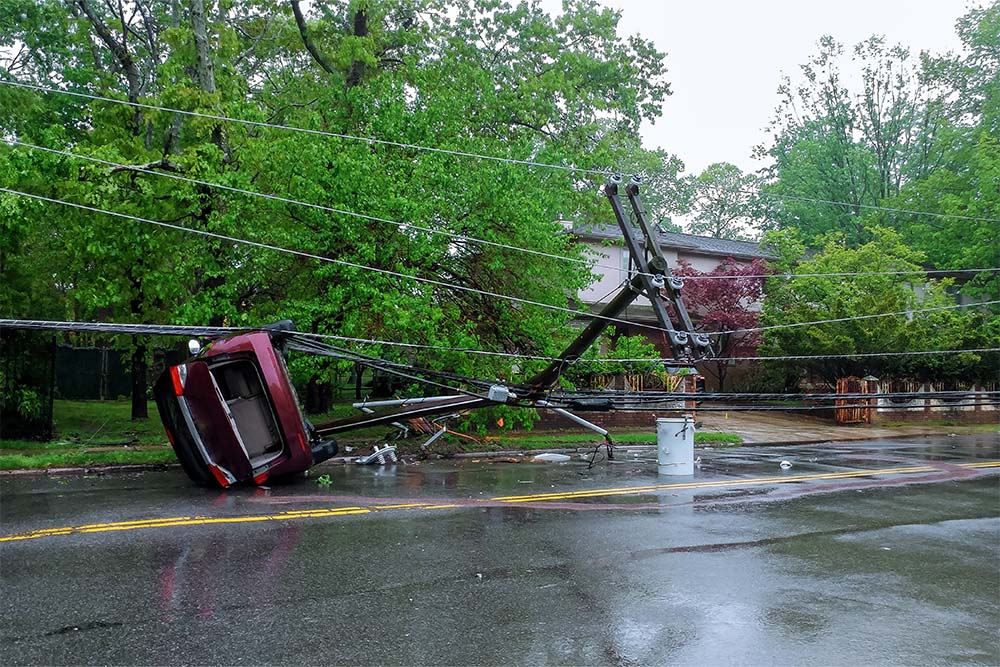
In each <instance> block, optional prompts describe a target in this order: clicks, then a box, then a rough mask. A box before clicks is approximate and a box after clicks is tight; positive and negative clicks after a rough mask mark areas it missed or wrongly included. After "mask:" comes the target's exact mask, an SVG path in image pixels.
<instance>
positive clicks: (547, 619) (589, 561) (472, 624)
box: [0, 434, 1000, 664]
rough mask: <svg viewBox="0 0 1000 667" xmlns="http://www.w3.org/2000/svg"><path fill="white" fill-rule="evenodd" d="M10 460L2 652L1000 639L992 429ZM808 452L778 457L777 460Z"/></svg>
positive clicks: (771, 649)
mask: <svg viewBox="0 0 1000 667" xmlns="http://www.w3.org/2000/svg"><path fill="white" fill-rule="evenodd" d="M698 454H699V455H700V456H701V457H702V464H701V468H700V470H698V471H697V474H696V475H695V476H694V478H693V479H692V478H660V477H657V475H656V473H655V470H656V466H655V463H654V462H653V459H652V454H651V453H650V452H636V453H635V455H633V454H625V453H624V452H623V455H622V456H620V457H619V461H618V462H617V463H614V464H611V465H605V466H602V467H598V468H595V469H593V470H589V471H588V470H587V469H586V465H585V464H584V463H582V462H577V461H574V462H572V463H569V464H564V465H545V464H510V463H485V462H481V463H476V464H473V463H469V462H465V463H463V462H437V463H423V464H420V465H407V466H402V465H400V466H396V467H395V468H392V469H372V468H360V467H356V468H335V469H329V470H325V471H324V472H328V473H329V474H330V475H331V477H332V478H333V482H334V484H333V486H332V487H329V488H326V487H321V486H318V485H317V484H316V483H315V482H312V481H309V480H300V481H298V482H296V483H291V484H288V485H284V486H275V487H272V488H271V489H242V490H238V491H236V492H235V493H218V492H211V491H205V490H199V489H194V488H191V487H190V486H188V484H187V482H186V479H185V478H184V477H183V475H182V473H179V472H177V473H175V472H169V473H155V474H145V475H123V476H110V475H109V476H106V477H91V478H82V477H70V478H48V479H40V478H36V479H18V480H4V481H2V482H0V500H2V503H0V517H2V530H0V536H3V537H9V538H18V539H12V540H10V541H8V542H4V543H2V544H0V575H2V585H3V590H2V597H0V610H2V614H3V620H2V621H0V652H2V653H0V654H2V655H3V657H4V664H37V663H46V664H70V663H72V664H94V663H101V664H107V663H126V664H131V663H156V664H177V663H213V664H214V663H226V664H230V663H237V662H247V663H252V664H259V663H294V664H302V663H326V664H329V663H351V664H358V663H362V664H370V663H378V664H539V663H556V664H581V663H583V664H665V663H670V664H724V663H737V662H738V663H742V664H756V663H767V664H801V663H805V662H817V661H818V662H822V663H832V664H838V663H839V664H843V663H852V664H854V663H862V662H880V663H886V662H888V663H932V662H948V663H952V662H959V661H961V662H971V663H980V664H997V663H998V662H1000V649H998V647H997V644H996V640H995V637H994V635H993V632H992V630H991V629H993V628H996V627H997V625H998V622H1000V611H998V609H1000V605H998V603H1000V583H998V577H997V568H998V561H997V555H996V554H997V547H998V546H1000V541H998V535H1000V520H998V518H997V517H998V508H1000V504H998V500H1000V487H998V485H997V473H998V472H1000V468H998V467H996V466H997V461H998V460H1000V446H998V441H997V437H996V434H983V435H981V436H970V437H961V438H940V439H926V440H919V441H913V442H899V441H892V442H888V441H886V442H880V443H851V444H850V445H839V446H815V447H788V448H770V449H737V450H722V451H712V452H701V451H699V452H698ZM783 459H787V460H790V461H792V462H793V467H792V468H791V469H790V470H787V471H783V470H780V469H779V468H778V466H777V463H778V462H779V461H781V460H783Z"/></svg>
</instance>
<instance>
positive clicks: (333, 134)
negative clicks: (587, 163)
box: [0, 80, 614, 176]
mask: <svg viewBox="0 0 1000 667" xmlns="http://www.w3.org/2000/svg"><path fill="white" fill-rule="evenodd" d="M0 84H2V85H4V86H11V87H14V88H24V89H28V90H35V91H39V92H43V93H55V94H58V95H70V96H72V97H79V98H83V99H88V100H94V101H96V102H109V103H111V104H120V105H123V106H128V107H134V108H137V109H149V110H151V111H162V112H164V113H174V114H179V115H182V116H190V117H194V118H207V119H209V120H217V121H222V122H225V123H237V124H239V125H247V126H249V127H262V128H269V129H274V130H291V131H293V132H302V133H303V134H311V135H315V136H320V137H327V138H331V139H343V140H346V141H359V142H362V143H366V144H377V145H380V146H393V147H395V148H405V149H409V150H417V151H424V152H428V153H441V154H444V155H453V156H456V157H468V158H476V159H478V160H490V161H492V162H502V163H506V164H516V165H522V166H525V167H541V168H544V169H555V170H559V171H566V172H570V173H577V174H595V175H599V176H611V175H612V174H613V173H614V172H613V171H609V170H605V169H587V168H583V167H570V166H567V165H559V164H549V163H545V162H535V161H533V160H517V159H514V158H505V157H498V156H495V155H481V154H479V153H469V152H465V151H456V150H451V149H447V148H433V147H431V146H421V145H419V144H407V143H403V142H399V141H389V140H386V139H375V138H374V137H358V136H354V135H350V134H341V133H338V132H327V131H325V130H313V129H309V128H305V127H296V126H294V125H282V124H279V123H265V122H263V121H256V120H246V119H243V118H231V117H229V116H220V115H217V114H210V113H202V112H199V111H184V110H181V109H171V108H169V107H161V106H157V105H155V104H145V103H143V102H130V101H129V100H116V99H114V98H111V97H102V96H100V95H91V94H89V93H78V92H74V91H70V90H59V89H58V88H46V87H44V86H36V85H33V84H30V83H21V82H19V81H4V80H0Z"/></svg>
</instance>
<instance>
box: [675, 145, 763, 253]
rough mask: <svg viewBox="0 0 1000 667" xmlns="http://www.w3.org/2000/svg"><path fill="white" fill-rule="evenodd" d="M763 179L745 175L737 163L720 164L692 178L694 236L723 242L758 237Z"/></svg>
mask: <svg viewBox="0 0 1000 667" xmlns="http://www.w3.org/2000/svg"><path fill="white" fill-rule="evenodd" d="M760 184H761V182H760V178H759V177H758V176H756V175H754V174H744V173H743V171H742V170H741V169H740V168H739V167H737V166H736V165H734V164H730V163H728V162H717V163H715V164H711V165H709V166H708V167H705V170H704V171H702V172H701V173H700V174H698V175H697V176H695V177H691V178H689V179H688V186H689V188H690V190H691V192H692V199H693V201H692V202H691V204H690V210H691V213H692V214H693V219H692V220H691V222H690V223H689V224H688V231H689V232H691V233H692V234H701V235H703V236H713V237H715V238H720V239H740V240H749V239H753V238H755V237H757V236H758V233H757V229H756V220H759V219H760V218H761V217H762V215H763V212H762V210H761V202H760V198H759V196H758V195H757V189H758V188H759V187H760Z"/></svg>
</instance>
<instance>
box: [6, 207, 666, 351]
mask: <svg viewBox="0 0 1000 667" xmlns="http://www.w3.org/2000/svg"><path fill="white" fill-rule="evenodd" d="M0 192H6V193H8V194H12V195H20V196H22V197H28V198H29V199H36V200H39V201H44V202H48V203H51V204H60V205H62V206H68V207H70V208H77V209H81V210H84V211H90V212H92V213H100V214H102V215H110V216H113V217H116V218H123V219H125V220H134V221H135V222H142V223H145V224H149V225H156V226H158V227H165V228H167V229H174V230H177V231H182V232H190V233H192V234H198V235H200V236H206V237H209V238H215V239H219V240H222V241H228V242H230V243H238V244H241V245H247V246H251V247H255V248H264V249H267V250H274V251H276V252H284V253H288V254H290V255H295V256H298V257H305V258H308V259H315V260H318V261H320V262H328V263H330V264H337V265H340V266H346V267H349V268H353V269H358V270H361V271H370V272H373V273H380V274H383V275H387V276H393V277H395V278H402V279H404V280H412V281H414V282H419V283H424V284H427V285H434V286H437V287H443V288H445V289H450V290H455V291H460V292H467V293H470V294H479V295H481V296H488V297H492V298H496V299H503V300H505V301H511V302H513V303H520V304H524V305H529V306H538V307H540V308H546V309H548V310H553V311H557V312H562V313H569V314H571V315H574V316H578V317H587V318H592V319H599V320H605V321H607V322H617V323H619V324H632V323H631V322H629V321H628V320H622V319H619V318H616V317H607V316H605V315H599V314H595V313H591V312H587V311H583V310H574V309H572V308H565V307H563V306H553V305H552V304H548V303H542V302H541V301H532V300H530V299H522V298H520V297H516V296H510V295H507V294H497V293H495V292H487V291H485V290H479V289H475V288H473V287H465V286H463V285H456V284H454V283H446V282H444V281H441V280H434V279H432V278H421V277H419V276H411V275H407V274H405V273H399V272H397V271H390V270H388V269H379V268H376V267H373V266H367V265H365V264H357V263H355V262H348V261H345V260H342V259H333V258H332V257H324V256H322V255H316V254H313V253H309V252H303V251H301V250H292V249H290V248H283V247H281V246H275V245H271V244H268V243H261V242H259V241H249V240H247V239H241V238H238V237H235V236H227V235H225V234H218V233H215V232H210V231H207V230H203V229H192V228H191V227H184V226H182V225H175V224H172V223H169V222H163V221H161V220H151V219H149V218H142V217H139V216H136V215H129V214H127V213H118V212H116V211H108V210H106V209H101V208H96V207H94V206H87V205H85V204H77V203H74V202H68V201H63V200H61V199H53V198H51V197H43V196H42V195H34V194H29V193H27V192H21V191H20V190H11V189H9V188H0ZM648 328H650V329H653V330H656V331H663V332H667V329H663V328H661V327H652V326H651V327H648Z"/></svg>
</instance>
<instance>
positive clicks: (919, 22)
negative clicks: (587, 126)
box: [542, 0, 979, 173]
mask: <svg viewBox="0 0 1000 667" xmlns="http://www.w3.org/2000/svg"><path fill="white" fill-rule="evenodd" d="M599 2H600V4H602V5H605V6H608V7H612V8H615V9H619V10H622V12H623V14H622V19H621V22H620V23H619V32H620V33H621V34H622V35H632V34H636V33H638V34H640V35H642V36H643V37H645V38H646V39H651V40H653V42H655V44H656V47H657V48H658V49H659V50H660V51H665V52H666V53H667V61H666V62H667V69H668V75H667V79H668V81H669V82H670V85H671V88H672V90H673V95H671V96H670V97H668V98H667V100H666V102H665V103H664V106H663V115H662V117H660V118H659V119H657V121H656V123H655V124H654V125H651V126H648V127H644V128H643V139H644V141H643V143H644V145H645V146H646V147H648V148H653V147H657V146H658V147H661V148H664V149H666V150H668V151H670V152H671V153H674V154H676V155H678V156H679V157H680V158H681V159H682V160H683V161H684V163H685V164H686V165H687V170H688V172H689V173H691V172H699V171H701V170H702V169H704V168H705V167H706V166H708V165H709V164H712V163H713V162H723V161H725V162H732V163H734V164H736V165H738V166H739V167H741V168H742V169H744V170H752V169H756V168H758V167H759V166H760V164H758V163H756V162H755V161H754V160H753V159H752V158H751V156H750V154H751V151H752V149H753V147H754V146H755V145H756V144H759V143H761V142H762V141H763V140H764V139H765V134H764V131H763V128H765V127H766V126H767V124H768V122H769V121H770V119H771V117H772V115H773V111H774V109H775V107H776V106H777V103H778V97H777V94H776V90H777V88H778V84H779V82H780V77H781V75H782V73H786V74H789V75H791V76H792V78H793V81H794V80H795V77H796V76H797V75H798V72H799V65H800V64H802V63H804V62H806V60H808V58H809V57H810V56H811V55H812V54H814V53H816V51H817V48H816V44H817V42H818V40H819V38H820V37H821V36H822V35H824V34H829V35H832V36H833V37H834V38H835V39H836V40H837V41H839V42H841V43H842V44H844V45H845V47H847V49H848V50H849V49H850V47H852V46H853V45H854V44H856V43H858V42H860V41H862V40H863V39H865V38H867V37H869V36H870V35H872V34H878V35H885V37H886V38H887V41H888V42H889V43H890V44H896V43H899V44H903V45H904V46H908V47H909V48H910V49H911V51H912V52H914V53H917V52H919V51H921V50H929V51H932V52H937V53H940V52H944V51H948V50H955V51H957V50H958V49H959V47H960V44H961V43H960V41H959V40H958V37H957V36H956V35H955V21H956V20H957V19H958V18H959V17H960V16H962V15H963V14H965V13H966V11H967V9H968V8H969V7H970V6H978V5H979V3H975V2H973V3H972V4H971V5H970V2H969V1H968V0H825V1H823V2H818V1H816V0H742V1H741V0H700V1H699V0H685V1H679V0H599ZM542 6H543V7H545V9H546V10H548V11H549V12H558V11H561V7H562V2H561V0H542ZM848 67H849V64H845V66H844V72H845V74H846V73H847V69H848Z"/></svg>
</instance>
